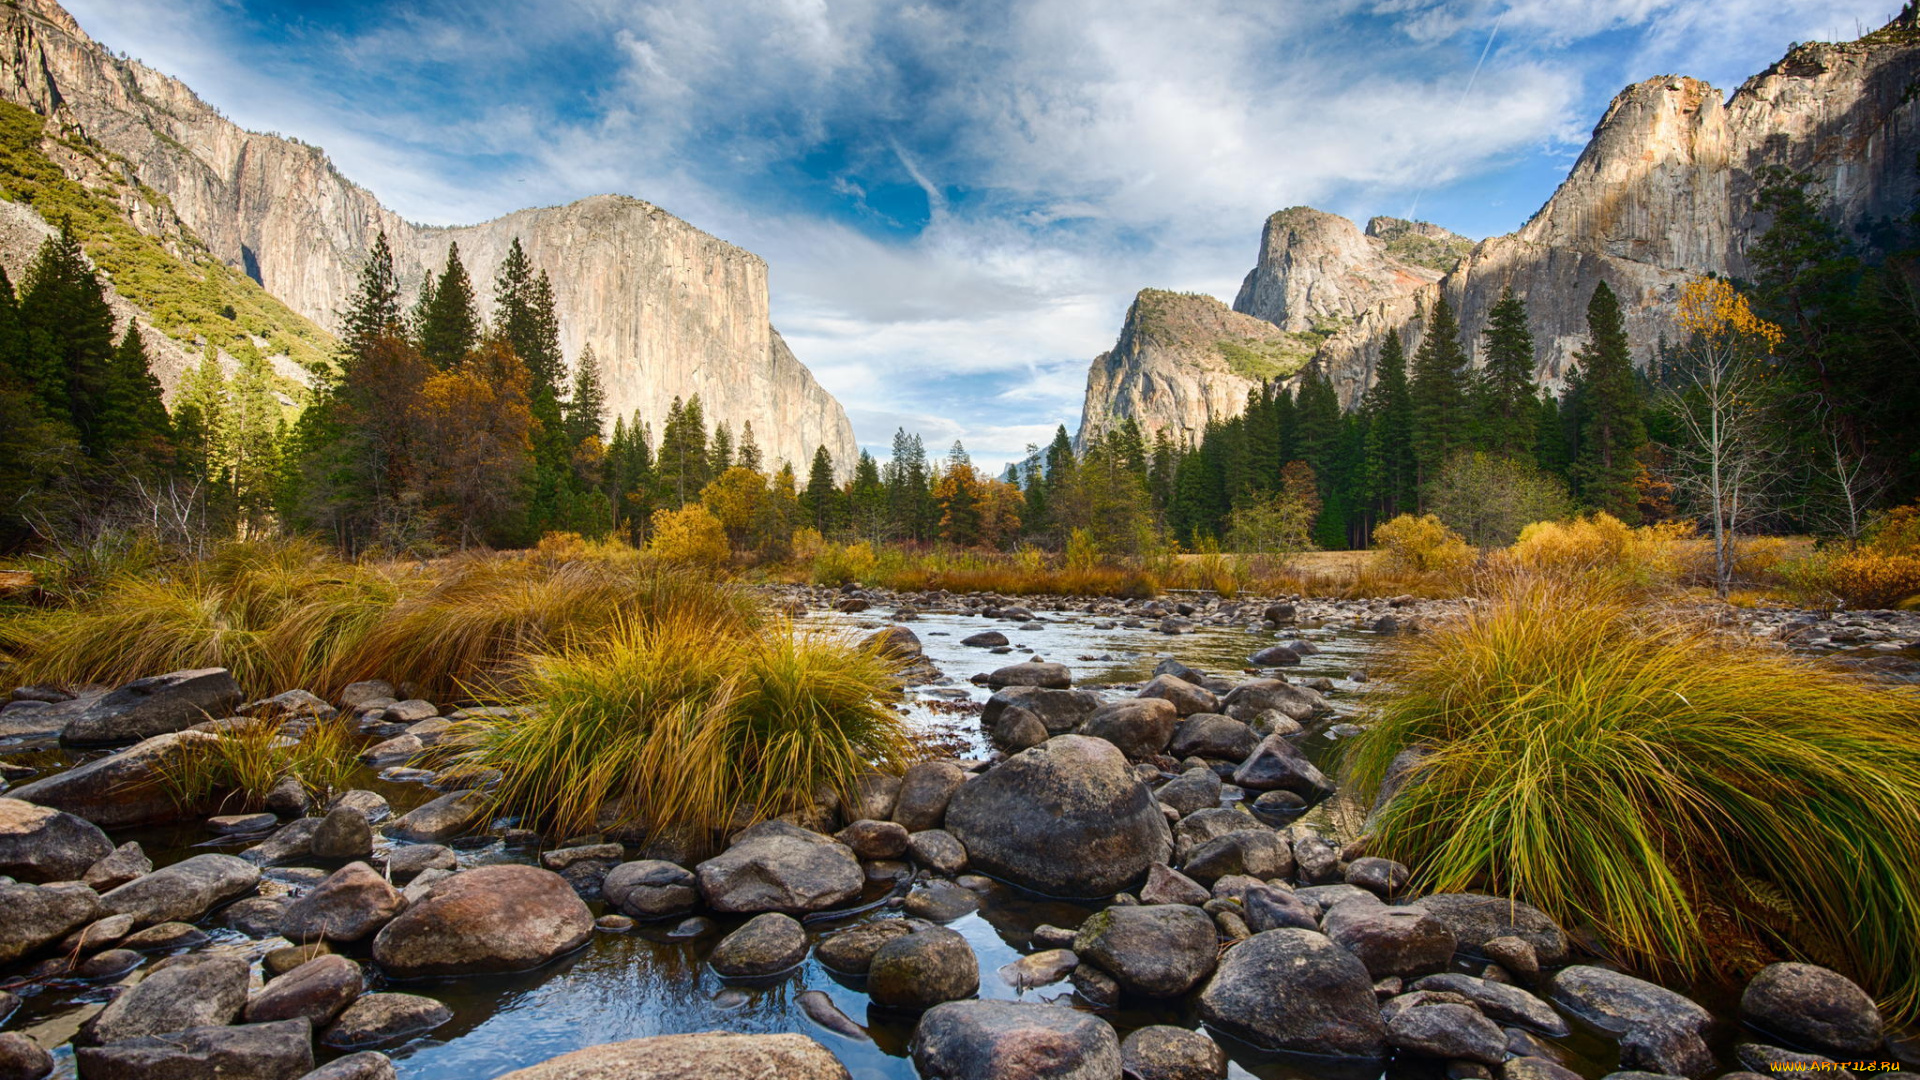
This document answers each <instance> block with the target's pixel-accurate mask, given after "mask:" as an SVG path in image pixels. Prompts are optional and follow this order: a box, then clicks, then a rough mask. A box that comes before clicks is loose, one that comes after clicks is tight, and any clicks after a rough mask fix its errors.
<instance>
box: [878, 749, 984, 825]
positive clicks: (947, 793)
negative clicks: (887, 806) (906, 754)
mask: <svg viewBox="0 0 1920 1080" xmlns="http://www.w3.org/2000/svg"><path fill="white" fill-rule="evenodd" d="M966 780H967V774H966V773H965V772H963V771H961V769H960V766H958V765H955V764H954V763H953V762H951V761H922V762H918V763H917V764H915V765H914V766H913V767H912V768H909V769H908V770H907V774H906V775H905V776H904V777H902V778H901V780H900V793H899V795H897V796H896V797H895V799H894V803H893V820H894V822H895V823H896V824H898V825H900V826H901V827H903V828H905V829H906V830H907V831H908V832H920V831H921V830H923V829H937V828H939V827H940V823H941V821H942V820H944V819H945V818H946V816H947V803H948V801H949V800H951V799H952V798H953V793H954V792H956V791H959V790H960V785H961V784H963V783H965V782H966Z"/></svg>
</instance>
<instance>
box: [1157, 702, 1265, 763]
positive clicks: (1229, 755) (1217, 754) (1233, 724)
mask: <svg viewBox="0 0 1920 1080" xmlns="http://www.w3.org/2000/svg"><path fill="white" fill-rule="evenodd" d="M1259 746H1260V736H1259V735H1257V734H1255V733H1254V730H1253V729H1252V728H1250V727H1248V726H1247V725H1246V724H1244V723H1242V722H1240V721H1238V720H1235V719H1234V718H1233V717H1231V716H1222V715H1220V714H1219V713H1210V712H1206V713H1194V714H1192V715H1191V716H1188V717H1186V718H1185V719H1183V720H1181V721H1180V723H1179V725H1178V726H1176V727H1175V728H1174V729H1173V740H1172V742H1170V743H1168V745H1167V752H1168V753H1170V754H1172V755H1173V756H1174V757H1177V758H1189V757H1203V758H1212V759H1214V760H1218V761H1245V760H1246V759H1247V755H1249V754H1251V753H1253V752H1254V750H1255V749H1257V748H1258V747H1259Z"/></svg>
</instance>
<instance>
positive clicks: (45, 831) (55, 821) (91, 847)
mask: <svg viewBox="0 0 1920 1080" xmlns="http://www.w3.org/2000/svg"><path fill="white" fill-rule="evenodd" d="M113 850H114V848H113V841H111V840H108V839H107V834H106V833H104V832H102V831H101V830H100V827H99V826H97V825H95V824H94V823H92V822H91V821H87V820H86V819H84V818H79V817H75V816H74V815H72V814H69V813H66V812H64V811H61V810H55V809H53V808H52V807H48V806H36V805H34V804H33V803H28V802H22V801H20V800H19V799H4V798H0V874H5V875H7V876H8V877H12V878H15V879H17V880H19V881H25V882H29V883H31V884H35V885H39V884H44V883H46V882H49V881H77V880H79V879H80V877H81V876H82V875H84V874H85V873H86V872H87V870H88V869H89V868H90V867H92V866H93V864H95V863H97V862H99V861H100V860H102V859H104V858H106V857H107V856H109V855H111V854H112V853H113ZM134 850H135V851H138V850H139V848H138V846H137V845H136V846H135V849H134Z"/></svg>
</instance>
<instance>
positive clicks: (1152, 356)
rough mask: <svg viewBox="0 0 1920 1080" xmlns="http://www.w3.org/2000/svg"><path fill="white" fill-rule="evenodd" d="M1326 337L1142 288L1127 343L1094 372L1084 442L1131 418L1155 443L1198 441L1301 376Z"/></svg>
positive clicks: (1083, 417) (1083, 419)
mask: <svg viewBox="0 0 1920 1080" xmlns="http://www.w3.org/2000/svg"><path fill="white" fill-rule="evenodd" d="M1319 342H1320V336H1319V335H1316V334H1313V333H1309V332H1297V331H1291V330H1285V329H1282V328H1280V327H1277V326H1275V325H1274V324H1273V323H1270V322H1267V321H1265V320H1262V319H1256V318H1254V317H1253V316H1251V315H1242V314H1240V313H1239V312H1236V311H1232V310H1230V309H1228V307H1227V305H1225V304H1223V303H1221V302H1220V301H1218V300H1216V299H1214V298H1213V297H1211V296H1201V295H1199V294H1197V293H1176V292H1167V291H1165V290H1162V289H1142V290H1141V291H1140V294H1139V295H1138V296H1136V297H1134V300H1133V306H1132V307H1130V308H1128V309H1127V320H1126V323H1125V324H1124V325H1123V326H1121V328H1120V339H1119V340H1118V341H1116V342H1115V343H1114V346H1113V348H1112V349H1110V350H1108V351H1107V352H1104V353H1101V354H1100V356H1099V357H1098V358H1096V359H1095V360H1094V362H1093V366H1092V367H1091V368H1089V369H1088V371H1087V406H1086V408H1085V409H1084V410H1083V411H1082V412H1081V414H1080V434H1079V436H1078V440H1077V441H1078V443H1079V445H1081V446H1085V445H1086V443H1087V441H1088V440H1089V439H1092V438H1094V437H1096V436H1098V435H1101V434H1103V433H1105V432H1106V431H1108V430H1109V429H1111V428H1112V427H1114V426H1115V425H1117V424H1118V423H1120V422H1121V421H1123V420H1125V419H1127V418H1128V417H1132V418H1133V419H1134V420H1137V421H1138V422H1139V424H1140V427H1141V429H1142V430H1143V431H1145V432H1146V434H1147V435H1148V437H1149V438H1151V437H1152V436H1153V435H1154V434H1155V433H1157V432H1159V431H1160V430H1161V429H1163V428H1164V429H1168V430H1170V431H1172V433H1173V438H1174V441H1175V443H1180V442H1183V441H1185V440H1186V439H1189V438H1191V439H1192V440H1193V441H1195V442H1198V441H1199V439H1200V433H1201V432H1202V431H1204V430H1205V429H1206V426H1207V421H1208V420H1209V419H1214V418H1219V417H1223V416H1234V415H1237V414H1238V413H1239V412H1240V410H1241V409H1242V408H1244V407H1245V406H1246V403H1247V391H1249V390H1252V389H1254V388H1256V387H1258V386H1259V385H1260V384H1261V383H1262V382H1265V381H1269V380H1272V379H1278V378H1285V377H1286V376H1288V375H1291V374H1293V373H1294V372H1295V371H1298V370H1299V369H1300V367H1301V365H1303V364H1305V363H1306V362H1307V358H1308V357H1309V356H1311V355H1312V354H1313V350H1314V347H1315V346H1316V345H1318V344H1319Z"/></svg>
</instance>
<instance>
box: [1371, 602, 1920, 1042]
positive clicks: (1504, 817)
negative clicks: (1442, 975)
mask: <svg viewBox="0 0 1920 1080" xmlns="http://www.w3.org/2000/svg"><path fill="white" fill-rule="evenodd" d="M1634 595H1635V594H1634V593H1632V592H1631V591H1629V590H1628V589H1626V588H1624V587H1623V586H1621V585H1620V584H1618V583H1608V582H1605V581H1604V580H1602V579H1599V578H1596V577H1593V576H1585V575H1583V576H1577V577H1547V576H1528V575H1520V576H1515V577H1513V578H1511V579H1509V580H1507V581H1505V582H1504V583H1502V584H1500V585H1498V586H1497V587H1495V588H1494V589H1492V591H1491V594H1490V595H1489V596H1488V598H1487V602H1486V603H1485V604H1482V605H1480V606H1478V607H1476V608H1475V609H1474V610H1473V611H1471V612H1469V613H1468V614H1467V615H1466V617H1465V618H1464V619H1462V620H1461V621H1459V622H1457V623H1453V624H1450V625H1448V626H1445V627H1442V628H1440V629H1437V630H1435V631H1433V632H1432V633H1429V634H1425V635H1421V636H1419V637H1415V638H1411V639H1409V640H1408V641H1407V642H1405V643H1404V644H1403V645H1402V646H1401V650H1402V651H1401V652H1400V653H1399V655H1398V657H1397V658H1396V660H1395V662H1394V663H1393V665H1392V667H1391V670H1390V671H1389V672H1388V678H1389V681H1390V684H1391V685H1392V687H1393V689H1392V690H1391V692H1390V694H1389V695H1388V696H1387V697H1386V698H1385V702H1384V704H1383V705H1382V707H1381V711H1380V715H1379V716H1378V718H1377V721H1376V722H1375V723H1374V724H1373V725H1371V726H1370V727H1369V728H1368V730H1367V731H1366V732H1365V733H1364V734H1363V735H1361V736H1360V737H1358V738H1357V739H1356V740H1355V741H1354V742H1353V743H1352V744H1351V745H1350V748H1349V751H1348V757H1347V760H1346V763H1345V765H1346V768H1347V770H1348V772H1349V774H1350V775H1351V777H1352V778H1353V779H1354V780H1355V781H1356V782H1357V784H1358V785H1359V786H1360V787H1361V788H1363V789H1377V788H1378V787H1380V785H1381V784H1382V783H1383V781H1384V780H1385V779H1386V777H1387V773H1388V768H1389V764H1390V763H1391V762H1392V761H1393V760H1394V758H1395V756H1396V755H1398V754H1400V753H1401V752H1402V751H1403V750H1408V749H1410V748H1418V749H1419V750H1420V751H1422V752H1423V753H1424V756H1423V757H1421V758H1420V759H1419V761H1418V764H1417V765H1415V766H1414V767H1413V769H1412V770H1411V772H1410V773H1409V774H1408V775H1407V778H1406V779H1405V781H1404V784H1403V785H1402V786H1400V788H1399V789H1398V792H1397V794H1395V795H1394V796H1393V797H1392V799H1391V800H1390V801H1389V802H1388V803H1387V804H1386V805H1385V806H1384V808H1382V809H1381V810H1380V811H1379V813H1378V814H1377V819H1376V821H1375V823H1374V849H1375V850H1376V851H1378V852H1379V853H1381V854H1385V855H1389V856H1392V857H1394V858H1399V859H1402V860H1404V861H1406V862H1408V863H1409V864H1410V865H1412V866H1413V867H1415V870H1416V873H1417V875H1418V877H1419V879H1420V881H1421V882H1422V884H1423V885H1424V886H1425V887H1426V888H1429V889H1437V890H1449V889H1480V890H1488V891H1492V892H1495V893H1497V894H1499V895H1506V896H1514V897H1518V898H1521V899H1523V900H1526V901H1528V902H1530V903H1533V904H1535V905H1537V906H1539V907H1541V908H1542V909H1544V910H1546V911H1547V912H1549V913H1550V914H1552V915H1554V916H1555V917H1556V918H1558V919H1560V920H1562V921H1563V922H1564V923H1566V924H1568V925H1571V926H1581V925H1586V926H1590V927H1592V928H1593V930H1595V931H1596V932H1597V934H1598V936H1599V937H1600V939H1601V940H1603V941H1605V942H1606V943H1608V945H1610V946H1611V947H1612V948H1613V949H1614V950H1615V951H1616V952H1617V953H1618V955H1619V956H1620V958H1621V959H1623V960H1624V961H1626V962H1628V963H1631V964H1635V965H1638V966H1640V967H1642V968H1646V969H1651V970H1657V971H1670V972H1677V973H1680V974H1683V975H1687V976H1693V977H1731V976H1733V975H1735V974H1736V973H1737V972H1738V971H1739V969H1741V968H1742V967H1749V968H1750V967H1751V966H1753V965H1755V964H1757V963H1760V962H1762V961H1763V960H1764V959H1765V958H1766V957H1767V956H1769V955H1772V954H1775V953H1777V952H1778V951H1782V950H1784V951H1786V952H1789V953H1793V954H1797V955H1800V956H1804V957H1807V958H1810V959H1812V960H1815V961H1816V962H1820V963H1825V964H1829V965H1832V966H1835V967H1838V968H1840V969H1841V970H1843V971H1846V972H1848V973H1849V974H1851V975H1852V976H1853V977H1854V978H1856V979H1857V980H1859V981H1860V982H1861V983H1862V984H1863V985H1865V986H1867V987H1868V988H1869V989H1870V990H1872V991H1873V992H1874V993H1875V994H1876V995H1878V996H1879V997H1880V999H1881V1000H1882V1002H1883V1003H1884V1005H1885V1006H1886V1007H1887V1008H1888V1009H1889V1010H1890V1011H1891V1012H1892V1013H1893V1014H1894V1015H1896V1016H1906V1017H1911V1016H1913V1015H1915V1013H1916V1012H1917V1011H1920V920H1915V919H1914V917H1913V913H1914V912H1915V911H1920V697H1916V696H1915V695H1914V694H1912V693H1911V692H1908V691H1904V690H1893V689H1887V688H1881V687H1876V686H1872V685H1868V684H1863V683H1861V682H1858V681H1855V680H1853V679H1852V678H1850V677H1848V676H1845V675H1842V674H1838V673H1835V672H1831V671H1828V670H1825V669H1822V668H1819V667H1817V666H1814V665H1811V664H1809V663H1806V662H1803V661H1799V660H1796V659H1794V658H1792V657H1790V656H1788V655H1786V654H1784V653H1781V652H1778V651H1774V650H1769V649H1765V648H1762V647H1758V646H1755V645H1751V644H1748V643H1745V642H1742V641H1738V640H1733V639H1730V638H1728V637H1726V636H1724V635H1721V634H1718V633H1716V632H1715V631H1714V630H1713V629H1712V628H1711V627H1710V626H1707V625H1705V624H1703V623H1697V622H1693V621H1687V620H1683V619H1680V618H1677V617H1673V616H1671V615H1664V614H1661V613H1658V612H1655V611H1651V610H1649V609H1647V608H1646V607H1645V606H1644V605H1637V604H1636V603H1635V602H1634V600H1633V596H1634Z"/></svg>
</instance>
